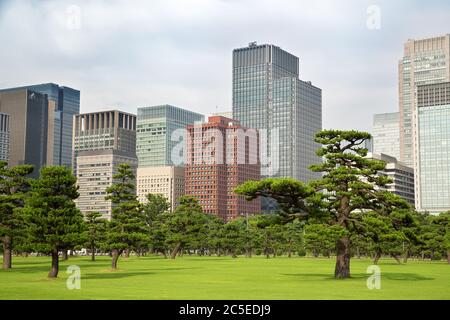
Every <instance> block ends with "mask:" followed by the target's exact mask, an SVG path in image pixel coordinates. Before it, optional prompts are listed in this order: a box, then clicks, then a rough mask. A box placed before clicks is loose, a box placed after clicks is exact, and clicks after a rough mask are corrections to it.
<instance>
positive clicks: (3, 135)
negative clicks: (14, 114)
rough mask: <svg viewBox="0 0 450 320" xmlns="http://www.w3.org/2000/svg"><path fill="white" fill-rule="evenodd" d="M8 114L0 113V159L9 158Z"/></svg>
mask: <svg viewBox="0 0 450 320" xmlns="http://www.w3.org/2000/svg"><path fill="white" fill-rule="evenodd" d="M9 118H10V117H9V114H6V113H0V160H3V161H8V160H9V136H10V135H9Z"/></svg>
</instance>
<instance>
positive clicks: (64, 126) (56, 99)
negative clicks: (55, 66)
mask: <svg viewBox="0 0 450 320" xmlns="http://www.w3.org/2000/svg"><path fill="white" fill-rule="evenodd" d="M18 89H29V90H32V91H34V92H38V93H41V94H45V95H47V99H48V100H49V101H52V102H53V104H52V105H53V109H52V110H51V111H50V112H52V113H53V115H50V118H51V119H52V120H51V121H52V123H49V130H52V131H53V132H52V133H51V135H52V137H53V140H52V141H49V145H48V148H49V150H50V152H51V154H52V157H51V159H50V158H48V159H47V162H48V164H52V165H63V166H67V167H71V166H72V131H73V130H72V125H73V116H74V115H75V114H78V113H80V91H78V90H75V89H72V88H69V87H64V86H58V85H57V84H54V83H44V84H38V85H31V86H25V87H19V88H9V89H3V90H0V92H11V91H16V90H18Z"/></svg>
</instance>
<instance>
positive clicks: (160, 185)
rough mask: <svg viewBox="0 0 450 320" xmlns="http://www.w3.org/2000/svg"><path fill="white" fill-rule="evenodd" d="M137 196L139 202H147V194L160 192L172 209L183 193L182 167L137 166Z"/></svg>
mask: <svg viewBox="0 0 450 320" xmlns="http://www.w3.org/2000/svg"><path fill="white" fill-rule="evenodd" d="M136 179H137V196H138V200H139V202H141V203H146V202H147V194H149V193H151V194H161V195H163V196H164V197H165V198H166V199H167V200H168V202H169V203H170V206H171V210H174V209H175V208H176V207H177V206H178V204H179V202H178V199H179V198H180V197H181V196H183V195H184V167H175V166H162V167H138V169H137V178H136Z"/></svg>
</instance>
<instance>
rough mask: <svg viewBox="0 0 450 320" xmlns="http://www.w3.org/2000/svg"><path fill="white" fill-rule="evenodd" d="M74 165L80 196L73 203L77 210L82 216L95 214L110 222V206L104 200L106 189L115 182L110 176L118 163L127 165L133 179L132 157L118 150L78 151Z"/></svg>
mask: <svg viewBox="0 0 450 320" xmlns="http://www.w3.org/2000/svg"><path fill="white" fill-rule="evenodd" d="M76 163H77V170H76V171H77V184H78V186H79V189H78V192H79V194H80V196H79V197H78V198H77V199H76V200H75V203H76V205H77V208H78V209H79V210H80V211H81V212H82V213H84V214H86V213H88V212H99V213H101V214H102V218H104V219H108V220H110V219H111V213H112V209H113V205H112V203H111V201H110V200H105V197H106V196H107V193H106V189H107V188H108V187H109V186H111V185H112V183H114V182H115V180H114V179H113V175H114V174H116V173H117V168H118V166H119V165H120V164H122V163H128V164H130V166H131V168H132V170H133V172H134V174H135V175H136V168H137V159H136V157H132V156H130V155H129V154H127V153H124V152H121V151H118V150H93V151H80V152H79V154H78V156H77V162H76Z"/></svg>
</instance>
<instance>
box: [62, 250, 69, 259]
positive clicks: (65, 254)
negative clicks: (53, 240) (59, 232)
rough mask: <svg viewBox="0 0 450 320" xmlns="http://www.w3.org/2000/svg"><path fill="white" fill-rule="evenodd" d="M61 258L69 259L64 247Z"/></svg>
mask: <svg viewBox="0 0 450 320" xmlns="http://www.w3.org/2000/svg"><path fill="white" fill-rule="evenodd" d="M62 259H63V261H66V260H67V259H69V256H68V255H67V250H66V249H64V250H63V251H62Z"/></svg>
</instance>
